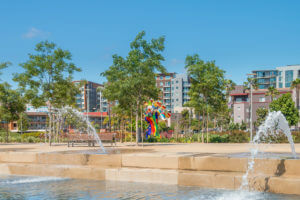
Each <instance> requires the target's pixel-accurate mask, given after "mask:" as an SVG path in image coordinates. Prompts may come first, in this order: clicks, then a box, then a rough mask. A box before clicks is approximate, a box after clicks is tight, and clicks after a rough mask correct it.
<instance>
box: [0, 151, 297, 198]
mask: <svg viewBox="0 0 300 200" xmlns="http://www.w3.org/2000/svg"><path fill="white" fill-rule="evenodd" d="M247 164H248V159H247V158H233V157H218V156H209V155H196V154H195V155H194V154H190V155H182V156H180V155H172V154H155V155H153V154H149V153H139V154H106V155H97V154H64V153H34V152H32V153H30V152H28V153H25V152H1V153H0V174H11V175H31V176H57V177H69V178H78V179H95V180H112V181H132V182H146V183H160V184H177V185H184V186H199V187H207V188H224V189H239V187H240V185H241V181H242V176H243V175H244V174H245V172H246V169H247ZM249 183H250V184H249V185H250V187H251V189H253V190H258V191H266V192H274V193H284V194H300V160H293V159H291V160H290V159H286V160H285V159H283V160H282V159H256V160H255V166H254V170H253V171H252V172H251V173H250V176H249Z"/></svg>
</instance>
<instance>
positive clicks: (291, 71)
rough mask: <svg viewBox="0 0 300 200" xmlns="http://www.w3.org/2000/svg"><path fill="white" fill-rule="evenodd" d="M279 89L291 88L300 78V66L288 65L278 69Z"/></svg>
mask: <svg viewBox="0 0 300 200" xmlns="http://www.w3.org/2000/svg"><path fill="white" fill-rule="evenodd" d="M276 70H277V73H278V76H277V85H276V86H277V88H289V87H291V85H292V82H293V81H294V80H296V79H297V78H300V65H287V66H283V67H276Z"/></svg>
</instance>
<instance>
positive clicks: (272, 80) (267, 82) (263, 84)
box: [252, 70, 277, 89]
mask: <svg viewBox="0 0 300 200" xmlns="http://www.w3.org/2000/svg"><path fill="white" fill-rule="evenodd" d="M252 73H253V74H255V75H254V78H256V79H257V83H258V88H259V89H268V88H269V87H271V86H272V87H275V88H276V77H277V70H255V71H252Z"/></svg>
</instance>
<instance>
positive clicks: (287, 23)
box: [0, 0, 300, 84]
mask: <svg viewBox="0 0 300 200" xmlns="http://www.w3.org/2000/svg"><path fill="white" fill-rule="evenodd" d="M0 8H1V12H0V62H3V61H11V62H12V63H13V66H11V67H10V68H9V69H6V70H4V75H3V76H2V77H1V79H2V80H5V81H8V82H10V83H11V84H13V82H12V81H11V80H10V79H11V74H12V73H14V72H20V71H21V68H20V67H19V66H18V64H19V63H22V62H25V61H26V60H27V58H28V53H32V52H33V49H34V46H35V44H36V43H38V42H40V41H42V40H45V39H47V40H49V41H52V42H55V43H57V44H58V46H60V47H62V48H63V49H68V50H70V51H71V53H72V55H73V61H74V62H75V64H76V65H77V66H79V67H81V68H82V72H81V73H76V74H75V79H87V80H91V81H95V82H102V81H103V78H102V79H101V78H100V76H99V74H100V73H101V72H102V71H104V70H106V69H107V68H108V67H109V66H110V65H111V63H112V59H111V56H112V55H113V54H119V55H122V56H125V55H126V54H127V52H128V50H129V43H130V41H132V40H133V38H134V37H135V35H136V34H137V33H138V32H140V31H141V30H145V31H146V34H147V38H153V37H158V36H161V35H164V36H165V37H166V43H165V44H166V45H165V46H166V48H165V51H164V53H163V55H164V56H165V59H166V61H165V62H164V65H165V67H166V68H167V70H168V71H169V72H173V71H175V72H178V73H182V72H184V60H185V57H186V55H187V54H194V53H198V54H199V55H200V57H201V58H202V59H203V60H215V61H216V63H217V65H218V66H219V67H221V68H222V69H224V70H225V71H226V76H227V78H230V79H232V80H234V81H235V82H236V83H238V84H241V83H242V82H243V81H244V80H245V78H246V74H247V73H249V72H251V70H257V69H272V68H275V67H276V66H282V65H287V64H300V12H299V10H300V1H297V0H295V1H292V0H280V1H278V0H257V1H255V0H249V1H246V0H237V1H230V0H226V1H225V0H219V1H214V0H207V1H204V0H195V1H192V0H186V1H183V0H182V1H176V0H151V1H150V0H126V1H125V0H120V1H114V0H110V1H100V0H98V1H96V0H95V1H92V0H89V1H75V0H72V1H71V0H51V1H40V0H36V1H31V0H26V1H22V0H19V1H16V0H3V1H1V2H0Z"/></svg>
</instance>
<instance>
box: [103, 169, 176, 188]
mask: <svg viewBox="0 0 300 200" xmlns="http://www.w3.org/2000/svg"><path fill="white" fill-rule="evenodd" d="M105 179H106V180H110V181H128V182H142V183H158V184H177V181H178V172H177V170H160V169H141V168H139V169H136V168H120V169H106V170H105Z"/></svg>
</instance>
